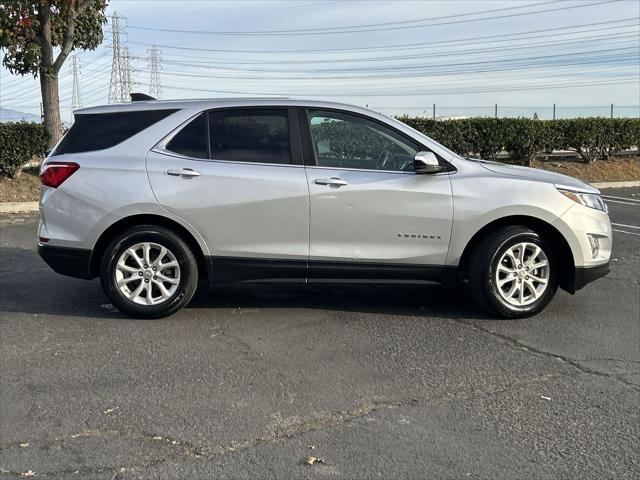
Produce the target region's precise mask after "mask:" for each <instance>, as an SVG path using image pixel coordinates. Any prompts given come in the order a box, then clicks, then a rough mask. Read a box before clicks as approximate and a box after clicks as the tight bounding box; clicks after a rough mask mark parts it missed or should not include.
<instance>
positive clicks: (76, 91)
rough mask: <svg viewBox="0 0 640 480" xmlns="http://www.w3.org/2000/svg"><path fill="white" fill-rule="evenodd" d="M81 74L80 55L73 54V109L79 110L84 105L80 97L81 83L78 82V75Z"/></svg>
mask: <svg viewBox="0 0 640 480" xmlns="http://www.w3.org/2000/svg"><path fill="white" fill-rule="evenodd" d="M79 74H80V62H79V61H78V57H77V56H76V55H73V56H72V57H71V75H72V77H73V85H72V87H71V109H72V110H77V109H78V108H81V107H82V100H81V98H80V83H79V82H78V75H79Z"/></svg>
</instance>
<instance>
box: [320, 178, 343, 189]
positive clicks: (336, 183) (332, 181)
mask: <svg viewBox="0 0 640 480" xmlns="http://www.w3.org/2000/svg"><path fill="white" fill-rule="evenodd" d="M314 183H315V184H316V185H329V186H330V187H343V186H345V185H349V182H347V181H346V180H343V179H341V178H339V177H331V178H316V179H315V180H314Z"/></svg>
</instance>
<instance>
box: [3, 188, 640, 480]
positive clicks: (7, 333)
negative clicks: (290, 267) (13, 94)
mask: <svg viewBox="0 0 640 480" xmlns="http://www.w3.org/2000/svg"><path fill="white" fill-rule="evenodd" d="M603 193H604V194H605V195H607V196H608V197H609V198H608V199H607V201H608V205H609V208H610V215H611V219H612V222H613V223H614V229H615V230H616V232H615V234H614V235H615V236H614V253H613V259H612V269H611V273H610V274H609V275H608V276H607V277H606V278H604V279H601V280H600V281H597V282H596V283H593V284H590V285H588V286H587V287H585V288H584V289H583V290H582V291H580V292H578V294H577V295H575V296H572V295H569V294H567V293H565V292H559V293H558V295H557V297H556V299H555V300H554V301H553V302H552V304H551V305H550V306H549V307H548V308H547V309H546V311H544V312H543V313H542V314H540V315H538V316H537V317H534V318H530V319H526V320H514V321H504V320H500V321H498V320H491V319H489V318H488V317H487V316H485V315H484V314H483V313H482V312H480V311H479V310H478V309H477V308H476V307H475V306H474V305H473V304H472V303H471V302H470V301H469V299H468V298H467V296H466V294H465V293H464V291H456V292H449V291H447V290H445V289H444V288H442V287H440V286H437V285H433V286H426V287H425V286H406V285H395V286H380V285H376V286H371V285H322V286H305V285H269V286H267V285H236V286H223V287H220V288H218V289H217V290H216V291H215V292H214V293H212V294H210V295H200V296H199V297H198V298H196V299H195V300H194V302H193V303H192V304H191V306H190V307H188V308H187V309H185V310H183V311H181V312H179V313H178V314H176V315H174V316H173V317H170V318H166V319H161V320H146V321H142V320H133V319H129V318H126V317H123V316H122V315H121V314H119V313H118V312H117V311H115V310H114V309H113V307H112V306H111V305H109V304H108V303H107V300H106V297H105V296H104V295H103V293H102V291H101V289H100V285H99V282H98V281H96V280H94V281H88V282H87V281H83V280H76V279H72V278H66V277H63V276H59V275H57V274H55V273H54V272H52V271H51V270H50V269H49V268H48V267H47V266H46V265H45V264H44V262H42V261H41V260H40V259H39V258H38V256H37V254H36V252H35V247H34V241H35V232H36V225H37V216H33V215H31V216H29V215H26V216H3V217H0V228H1V230H0V237H1V238H0V247H1V248H0V469H1V470H0V478H14V477H18V476H19V475H21V474H22V475H25V474H26V475H29V474H30V473H29V472H31V473H33V474H35V475H37V476H38V477H44V478H91V479H92V478H96V479H110V480H114V479H155V478H162V479H167V478H175V479H184V478H220V479H224V478H247V479H254V478H325V477H328V478H424V477H437V478H456V479H457V478H507V479H513V478H554V479H555V478H629V479H632V478H638V477H640V454H639V453H638V452H640V436H639V435H638V432H640V318H639V317H640V288H639V287H640V284H639V281H640V202H638V200H640V191H639V190H638V189H635V190H634V189H616V190H613V189H610V190H605V191H603ZM307 456H313V457H317V458H320V459H321V460H323V463H320V462H319V463H316V464H314V465H307V464H305V463H304V460H305V458H306V457H307Z"/></svg>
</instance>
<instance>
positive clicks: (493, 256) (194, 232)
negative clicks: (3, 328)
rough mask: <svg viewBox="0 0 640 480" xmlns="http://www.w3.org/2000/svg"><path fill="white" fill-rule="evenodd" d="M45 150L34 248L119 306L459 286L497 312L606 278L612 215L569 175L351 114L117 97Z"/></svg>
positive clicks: (258, 102) (518, 311) (156, 312)
mask: <svg viewBox="0 0 640 480" xmlns="http://www.w3.org/2000/svg"><path fill="white" fill-rule="evenodd" d="M75 115H76V116H75V123H74V125H73V127H71V129H70V130H69V132H68V133H67V134H66V135H65V137H64V138H63V139H62V140H61V141H60V142H59V143H58V145H57V146H56V147H55V149H54V150H53V151H52V152H51V154H50V155H49V156H48V157H47V159H46V160H45V162H44V164H43V166H42V170H41V178H42V183H43V188H42V194H41V198H40V214H41V221H40V227H39V232H38V236H39V238H38V251H39V253H40V256H41V257H42V258H43V259H44V260H45V261H46V262H47V263H48V264H49V265H50V266H51V268H53V269H54V270H55V271H56V272H58V273H61V274H64V275H70V276H74V277H80V278H87V279H89V278H94V277H100V279H101V282H102V287H103V288H104V291H105V293H106V295H107V296H108V297H109V299H110V300H111V302H113V304H114V305H115V306H116V307H118V308H119V309H120V310H121V311H122V312H124V313H126V314H129V315H131V316H134V317H142V318H154V317H163V316H166V315H170V314H172V313H174V312H176V311H178V310H180V309H181V308H183V307H184V306H185V305H187V304H188V303H189V301H190V300H191V298H192V296H193V295H194V292H195V291H196V287H197V285H198V283H199V281H206V282H208V283H209V285H211V286H214V285H215V284H217V283H221V282H255V281H257V282H265V281H268V282H388V283H396V284H398V288H402V287H401V286H400V284H402V283H422V282H428V281H439V282H442V283H444V284H445V285H449V286H453V285H456V284H458V283H460V282H463V283H468V291H469V292H470V296H471V297H472V298H473V299H474V300H475V301H476V302H477V303H478V304H479V305H480V306H481V307H482V308H484V309H485V310H487V311H489V312H490V313H491V314H493V315H495V316H498V317H510V318H514V317H524V316H529V315H533V314H535V313H537V312H540V311H541V310H542V309H543V308H544V307H545V306H546V305H547V304H548V303H549V301H550V300H551V298H552V297H553V296H554V294H555V292H556V290H557V288H558V286H560V287H561V288H563V289H564V290H567V291H569V292H571V293H574V292H575V291H576V290H578V289H580V288H581V287H583V286H584V285H585V284H586V283H588V282H590V281H592V280H594V279H596V278H598V277H601V276H603V275H606V274H607V272H608V271H609V257H610V254H611V224H610V222H609V217H608V215H607V209H606V206H605V204H604V203H603V201H602V199H601V197H600V195H599V192H598V190H596V189H595V188H593V187H591V186H590V185H587V184H585V183H583V182H580V181H578V180H576V179H574V178H570V177H567V176H563V175H558V174H554V173H549V172H545V171H541V170H535V169H531V168H524V167H515V166H508V165H502V164H498V163H493V162H486V161H482V160H472V159H467V158H463V157H460V156H459V155H457V154H456V153H454V152H452V151H450V150H448V149H447V148H445V147H443V146H442V145H439V144H438V143H436V142H435V141H433V140H431V139H430V138H428V137H426V136H424V135H422V134H421V133H419V132H417V131H416V130H413V129H412V128H410V127H408V126H407V125H404V124H403V123H401V122H399V121H397V120H395V119H393V118H389V117H386V116H384V115H381V114H379V113H375V112H372V111H369V110H366V109H363V108H359V107H354V106H349V105H342V104H336V103H328V102H316V101H298V100H289V99H247V98H244V99H212V100H192V101H155V100H144V101H133V102H131V103H129V104H121V105H109V106H103V107H95V108H87V109H82V110H79V111H76V112H75Z"/></svg>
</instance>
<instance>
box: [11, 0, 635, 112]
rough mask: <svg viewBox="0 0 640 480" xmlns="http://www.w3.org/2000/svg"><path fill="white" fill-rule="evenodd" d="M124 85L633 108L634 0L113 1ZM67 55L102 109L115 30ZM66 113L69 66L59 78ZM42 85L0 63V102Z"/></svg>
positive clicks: (456, 103) (449, 103)
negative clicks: (125, 60)
mask: <svg viewBox="0 0 640 480" xmlns="http://www.w3.org/2000/svg"><path fill="white" fill-rule="evenodd" d="M115 12H117V13H118V14H119V15H121V16H122V17H124V18H122V19H121V21H120V23H121V25H122V30H123V31H124V33H123V35H122V36H121V39H120V41H121V44H122V45H123V46H126V47H127V48H128V50H129V52H130V54H131V55H132V57H133V59H132V62H131V65H132V68H133V72H132V80H133V88H132V90H133V91H136V92H143V93H149V84H150V75H151V73H150V69H149V62H148V56H149V53H148V50H149V49H150V48H152V47H154V46H155V47H156V48H158V49H159V50H160V53H159V55H160V58H161V62H160V63H161V71H160V83H161V88H162V90H161V95H160V97H161V98H206V97H229V96H232V97H241V96H265V95H268V96H271V95H273V96H289V97H295V98H317V99H326V100H334V101H340V102H344V103H351V104H356V105H361V106H368V107H369V108H372V109H374V110H377V111H382V112H384V113H387V114H393V115H398V114H412V115H415V114H425V115H428V116H431V115H432V110H433V104H435V105H436V115H437V116H439V117H442V116H476V115H479V116H492V115H494V112H495V110H494V109H495V105H496V104H497V105H498V112H499V115H500V116H517V115H522V116H531V115H533V114H534V112H535V113H536V114H538V116H539V117H540V118H550V117H551V115H552V111H553V104H556V110H557V113H556V115H557V116H558V117H566V116H578V115H583V116H585V115H602V116H605V115H606V116H608V115H609V112H610V104H612V103H613V104H614V110H615V115H624V116H636V117H637V116H640V107H639V106H638V105H640V29H639V28H640V2H639V1H638V0H579V1H578V0H551V1H550V0H527V1H519V0H509V1H504V0H492V1H485V0H449V1H446V0H431V1H430V0H397V1H392V0H386V1H383V0H372V1H371V0H283V1H276V0H273V1H272V0H228V1H226V0H202V1H169V0H154V1H151V0H149V1H140V0H111V1H110V2H109V6H108V8H107V14H108V15H111V14H113V13H115ZM109 29H110V25H105V40H104V43H103V45H101V46H100V47H98V48H97V49H96V50H95V51H87V52H82V51H79V52H76V54H77V58H78V62H79V64H80V73H79V87H80V97H81V104H82V106H92V105H100V104H104V103H107V101H108V98H109V84H110V73H111V66H112V48H111V47H110V45H111V44H112V41H113V38H112V34H111V33H110V32H109V31H108V30H109ZM60 97H61V112H62V118H63V120H65V121H67V122H68V121H70V120H71V118H72V108H71V106H72V105H71V104H72V101H71V97H72V74H71V61H67V62H66V63H65V65H64V66H63V68H62V72H61V78H60ZM39 104H40V99H39V84H38V82H37V80H34V79H33V78H32V77H17V76H13V75H11V74H10V73H9V72H8V71H7V70H6V69H5V68H4V67H3V68H2V69H1V71H0V106H2V107H3V108H11V109H15V110H20V111H24V112H28V113H34V114H39V110H40V106H39Z"/></svg>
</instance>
